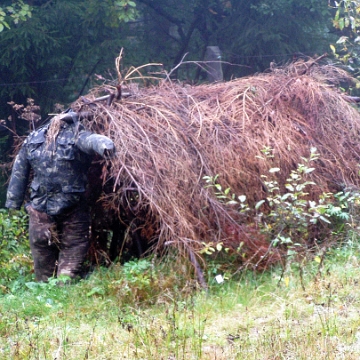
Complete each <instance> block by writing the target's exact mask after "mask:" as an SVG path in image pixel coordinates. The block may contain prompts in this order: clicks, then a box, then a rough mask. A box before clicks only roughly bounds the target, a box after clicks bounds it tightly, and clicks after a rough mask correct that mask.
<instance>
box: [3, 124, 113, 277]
mask: <svg viewBox="0 0 360 360" xmlns="http://www.w3.org/2000/svg"><path fill="white" fill-rule="evenodd" d="M49 126H50V125H47V126H44V127H41V128H40V129H38V130H35V131H34V132H32V133H31V134H30V135H29V136H28V137H27V139H26V140H25V141H24V144H23V145H22V147H21V149H20V151H19V154H18V155H17V157H16V159H15V163H14V166H13V169H12V173H11V178H10V183H9V187H8V192H7V200H6V204H5V206H6V207H8V208H15V209H18V208H20V207H21V205H22V203H23V201H24V197H25V192H26V189H27V185H28V181H29V175H30V170H31V169H32V170H33V173H34V179H33V181H32V183H31V185H30V188H31V192H30V204H29V205H28V206H27V211H28V213H29V215H30V221H29V237H30V247H31V251H32V255H33V258H34V267H35V276H36V279H37V280H38V281H46V280H47V279H48V278H49V277H51V276H53V275H61V274H63V275H68V276H70V277H72V278H74V277H77V276H78V275H79V274H80V270H81V266H82V263H83V261H84V259H85V256H86V254H87V251H88V248H89V231H90V216H89V209H88V206H87V204H86V201H85V198H84V193H85V189H86V185H87V171H88V169H89V167H90V164H91V158H92V155H94V154H95V153H98V154H99V155H101V156H104V154H105V152H109V153H110V154H111V153H113V152H114V143H113V142H112V141H111V140H110V139H109V138H107V137H106V136H103V135H97V134H92V133H91V132H89V131H86V130H85V129H84V127H83V126H82V125H81V124H79V123H78V122H75V123H74V122H71V123H66V122H64V121H62V122H61V126H60V130H59V132H58V134H57V136H56V138H55V141H54V139H49V140H50V141H47V140H46V136H47V134H48V133H49Z"/></svg>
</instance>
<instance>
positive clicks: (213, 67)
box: [204, 46, 223, 82]
mask: <svg viewBox="0 0 360 360" xmlns="http://www.w3.org/2000/svg"><path fill="white" fill-rule="evenodd" d="M204 61H205V68H206V70H207V74H208V76H207V77H208V80H209V82H216V81H222V80H223V71H222V67H221V51H220V49H219V47H218V46H208V47H207V48H206V52H205V59H204Z"/></svg>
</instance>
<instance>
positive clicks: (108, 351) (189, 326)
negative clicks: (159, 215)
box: [0, 244, 360, 360]
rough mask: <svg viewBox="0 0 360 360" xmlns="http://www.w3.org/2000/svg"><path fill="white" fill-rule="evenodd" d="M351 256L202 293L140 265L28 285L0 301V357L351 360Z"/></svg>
mask: <svg viewBox="0 0 360 360" xmlns="http://www.w3.org/2000/svg"><path fill="white" fill-rule="evenodd" d="M359 254H360V252H359V250H358V248H357V246H355V245H352V244H350V245H347V246H346V247H345V248H342V249H334V250H332V251H331V253H329V254H328V256H327V257H326V258H325V261H324V262H323V263H322V264H321V268H320V270H321V271H319V262H317V261H316V260H318V259H316V258H315V260H312V261H310V262H309V263H307V264H306V266H302V267H301V271H299V266H298V265H296V264H295V265H294V266H293V267H289V268H288V269H287V270H286V271H285V272H283V271H282V269H280V268H279V269H274V270H271V271H269V272H267V273H263V274H255V273H252V272H244V273H242V274H238V275H237V276H234V277H231V278H229V279H226V280H225V281H224V282H223V283H220V284H218V283H216V282H215V281H213V280H212V279H211V278H210V289H209V291H208V292H204V291H201V290H195V287H196V286H195V283H194V282H192V281H188V282H185V281H184V280H183V279H184V277H183V272H182V271H183V270H182V268H181V266H180V265H172V266H171V263H170V262H169V263H162V264H161V265H158V266H153V264H152V263H151V262H150V261H148V260H141V261H138V262H131V263H129V264H127V265H126V266H119V265H116V266H114V267H113V268H111V269H106V270H104V269H99V270H97V271H95V272H94V273H93V274H92V275H91V276H90V277H89V279H87V280H83V281H81V282H80V283H78V284H74V285H65V286H57V285H56V284H55V281H51V282H50V283H49V284H39V283H34V282H28V283H27V284H26V286H24V287H19V288H18V289H17V290H16V291H15V292H14V293H12V294H9V293H8V294H4V295H2V296H1V297H0V359H57V360H59V359H97V360H98V359H146V360H148V359H157V360H158V359H164V360H175V359H211V360H214V359H219V360H220V359H221V360H222V359H224V360H225V359H227V360H229V359H264V360H265V359H296V360H298V359H346V360H350V359H359V358H360V316H359V313H360V302H359V299H360V271H359V265H360V264H359V259H360V257H359ZM174 266H176V267H177V268H176V271H174ZM300 275H301V276H300Z"/></svg>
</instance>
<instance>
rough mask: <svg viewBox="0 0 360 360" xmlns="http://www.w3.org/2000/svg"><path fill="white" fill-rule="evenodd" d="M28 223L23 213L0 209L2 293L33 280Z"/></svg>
mask: <svg viewBox="0 0 360 360" xmlns="http://www.w3.org/2000/svg"><path fill="white" fill-rule="evenodd" d="M27 221H28V218H27V214H25V213H24V212H23V211H10V212H9V211H7V210H4V209H0V239H1V240H0V291H5V292H6V291H8V290H9V288H12V289H13V290H14V289H15V288H17V287H18V286H19V285H20V284H22V285H23V284H24V282H26V281H28V280H29V279H30V278H31V269H32V266H33V262H32V260H31V257H30V249H29V241H28V239H27V234H28V233H27Z"/></svg>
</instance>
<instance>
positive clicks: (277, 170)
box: [269, 168, 280, 173]
mask: <svg viewBox="0 0 360 360" xmlns="http://www.w3.org/2000/svg"><path fill="white" fill-rule="evenodd" d="M279 171H280V168H271V169H269V173H275V172H279Z"/></svg>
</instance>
